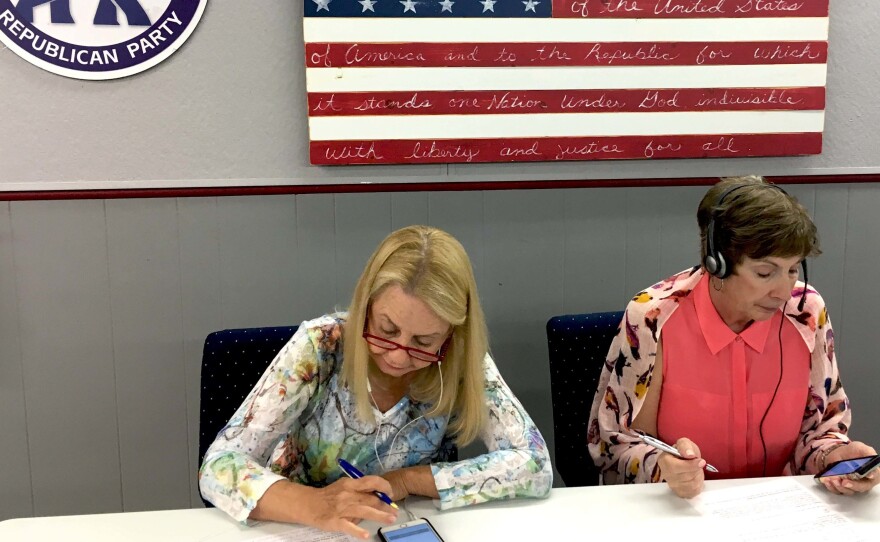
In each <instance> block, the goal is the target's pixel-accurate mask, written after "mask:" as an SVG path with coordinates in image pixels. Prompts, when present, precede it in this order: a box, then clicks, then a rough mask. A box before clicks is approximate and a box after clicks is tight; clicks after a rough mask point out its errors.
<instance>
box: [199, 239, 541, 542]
mask: <svg viewBox="0 0 880 542" xmlns="http://www.w3.org/2000/svg"><path fill="white" fill-rule="evenodd" d="M487 341H488V339H487V332H486V325H485V322H484V319H483V313H482V309H481V308H480V301H479V298H478V297H477V290H476V283H475V282H474V275H473V271H472V269H471V264H470V261H469V259H468V256H467V254H466V253H465V251H464V248H463V247H462V246H461V244H459V242H458V241H456V240H455V239H454V238H453V237H452V236H450V235H449V234H447V233H445V232H443V231H440V230H437V229H434V228H430V227H426V226H412V227H408V228H404V229H401V230H398V231H396V232H393V233H392V234H391V235H389V236H388V237H387V238H386V239H385V240H384V241H383V242H382V243H381V244H380V245H379V247H378V248H377V249H376V251H375V253H374V254H373V256H372V257H371V259H370V261H369V262H368V263H367V266H366V268H365V269H364V271H363V273H362V275H361V277H360V280H359V281H358V283H357V286H356V289H355V292H354V296H353V299H352V302H351V305H350V307H349V311H348V312H347V313H337V314H331V315H326V316H322V317H320V318H317V319H315V320H311V321H307V322H304V323H303V324H302V325H300V326H299V328H298V330H297V332H296V334H294V336H293V337H292V338H291V339H290V342H288V344H287V345H286V346H284V347H283V348H282V349H281V351H280V352H279V353H278V355H277V356H276V357H275V359H274V360H273V361H272V363H271V364H270V366H269V367H268V369H267V370H266V372H265V374H264V375H263V376H262V378H261V379H260V381H259V382H258V383H257V385H256V386H255V387H254V389H253V390H252V391H251V393H250V395H248V397H247V398H246V399H245V401H244V403H243V404H242V405H241V407H239V409H238V411H237V412H236V413H235V415H234V416H233V417H232V419H231V420H230V421H229V423H228V424H227V426H226V427H225V428H224V429H223V430H222V431H220V433H219V434H218V435H217V439H216V440H215V441H214V443H213V444H212V445H211V447H210V448H209V449H208V451H207V452H206V454H205V458H204V462H203V464H202V466H201V469H200V472H199V487H200V489H201V492H202V495H203V496H204V497H205V498H206V499H208V500H209V501H211V502H212V503H214V504H215V505H216V506H217V507H218V508H220V509H222V510H224V511H225V512H227V513H228V514H230V515H231V516H232V517H234V518H235V519H238V520H240V521H244V520H246V519H257V520H260V519H265V520H274V521H285V522H292V523H301V524H306V525H312V526H316V527H319V528H321V529H324V530H332V531H342V532H345V533H348V534H350V535H353V536H357V537H359V538H366V537H367V536H368V533H367V531H365V530H364V529H362V528H360V527H358V525H357V523H359V522H360V521H361V520H364V519H367V520H373V521H377V522H383V523H391V522H393V521H394V519H395V517H396V511H395V509H394V508H392V507H391V506H389V504H386V502H383V500H384V499H383V500H380V498H378V497H377V496H376V494H375V492H381V493H384V494H385V495H387V496H390V498H391V499H393V500H399V499H403V498H405V497H406V496H407V495H410V494H415V495H424V496H428V497H433V498H435V499H438V500H439V506H440V508H441V509H447V508H453V507H457V506H464V505H469V504H477V503H481V502H485V501H489V500H494V499H509V498H513V497H544V496H546V495H547V494H548V492H549V490H550V487H551V485H552V477H553V475H552V469H551V466H550V457H549V454H548V452H547V449H546V445H545V443H544V439H543V437H542V436H541V433H540V432H539V431H538V428H537V427H536V426H535V424H534V423H533V422H532V420H531V418H530V417H529V415H528V414H527V413H526V411H525V410H524V409H523V407H522V405H521V404H520V403H519V401H518V400H517V399H516V397H514V395H513V393H512V392H511V391H510V388H508V387H507V384H505V382H504V380H503V379H502V378H501V376H500V375H499V373H498V370H497V369H496V367H495V363H494V362H493V360H492V358H491V357H490V355H489V353H488V344H487ZM477 437H480V438H481V439H482V440H483V442H484V443H485V444H486V447H487V448H488V453H486V454H484V455H481V456H479V457H475V458H472V459H467V460H464V461H455V460H454V459H453V458H452V457H451V456H453V455H454V454H455V446H456V445H459V446H460V445H464V444H467V443H469V442H471V441H473V440H474V439H475V438H477ZM340 460H342V461H343V463H344V462H348V463H349V464H351V465H354V466H355V467H356V468H358V469H360V470H362V471H364V472H365V473H367V476H364V477H362V478H360V479H348V478H346V477H345V473H344V472H343V470H342V468H340V466H339V465H338V462H339V461H340ZM345 466H346V468H347V465H345ZM371 474H374V475H371ZM385 495H382V497H383V498H385ZM387 502H389V503H390V500H388V501H387Z"/></svg>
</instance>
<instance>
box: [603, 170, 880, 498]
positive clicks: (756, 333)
mask: <svg viewBox="0 0 880 542" xmlns="http://www.w3.org/2000/svg"><path fill="white" fill-rule="evenodd" d="M697 222H698V224H699V228H700V238H701V255H702V261H703V264H702V265H701V266H697V267H694V268H692V269H687V270H685V271H682V272H681V273H678V274H677V275H674V276H672V277H670V278H667V279H665V280H662V281H660V282H658V283H657V284H654V285H653V286H651V287H650V288H648V289H646V290H644V291H642V292H639V293H638V294H637V295H636V296H635V297H634V298H633V300H632V301H631V302H630V303H629V304H628V306H627V308H626V312H625V315H624V318H623V321H622V322H621V326H620V331H619V333H618V335H617V336H616V338H615V339H614V341H613V342H612V345H611V349H610V351H609V353H608V356H607V361H606V368H605V370H604V371H603V372H602V375H601V377H600V380H599V387H598V389H597V392H596V396H595V398H594V400H593V405H592V409H591V413H590V425H589V449H590V453H591V455H592V457H593V460H594V461H595V463H596V465H597V466H598V467H599V468H600V470H601V471H602V482H603V483H605V484H614V483H633V482H660V481H665V482H666V483H667V484H668V485H669V487H670V489H672V490H673V491H674V492H675V493H676V494H677V495H679V496H681V497H686V498H688V497H693V496H695V495H697V494H699V493H700V491H701V490H702V488H703V481H704V479H705V478H706V477H709V478H745V477H757V476H779V475H783V474H792V475H793V474H808V473H817V472H820V471H823V470H824V469H825V467H826V466H827V465H830V464H831V463H832V462H835V461H838V460H842V459H850V458H856V457H862V456H868V455H874V454H876V452H875V451H874V449H873V448H871V447H870V446H868V445H866V444H863V443H861V442H855V441H850V440H849V438H848V437H847V432H848V429H849V425H850V409H849V402H848V400H847V397H846V394H845V393H844V391H843V387H842V385H841V382H840V378H839V376H838V368H837V359H836V357H835V355H834V333H833V331H832V329H831V321H830V319H829V317H828V311H827V309H826V308H825V303H824V301H823V300H822V297H821V296H820V295H819V293H818V292H816V290H815V289H813V288H810V287H809V286H808V285H807V284H806V280H807V276H806V275H807V273H806V271H807V265H806V258H807V257H808V256H815V255H818V254H819V252H820V251H819V247H818V237H817V233H816V227H815V225H814V224H813V222H812V220H811V219H810V217H809V215H808V214H807V211H806V209H804V208H803V206H801V205H800V204H799V203H798V202H797V201H796V200H795V199H794V198H792V197H791V196H789V195H788V194H787V193H786V192H785V191H784V190H782V189H781V188H779V187H777V186H775V185H772V184H768V183H766V182H765V181H764V179H763V178H761V177H756V176H749V177H739V178H730V179H724V180H722V181H721V182H719V183H717V184H716V185H715V186H713V187H712V188H711V189H710V190H709V191H708V192H707V193H706V195H705V196H704V197H703V199H702V201H701V202H700V205H699V209H698V211H697ZM799 267H802V268H803V271H804V276H803V282H800V281H798V275H799V269H798V268H799ZM644 435H647V438H646V439H645V438H642V436H644ZM652 437H653V438H654V439H659V440H660V441H661V442H660V443H659V444H656V445H651V444H649V443H646V440H647V441H648V442H654V443H656V440H652ZM663 443H666V444H670V445H672V446H673V447H674V448H675V449H668V448H667V451H662V450H663ZM710 464H711V465H710ZM706 470H708V473H707V472H706ZM715 470H717V471H718V473H717V474H712V473H713V471H715ZM821 480H822V482H823V484H824V485H825V486H826V487H827V488H828V489H829V490H830V491H832V492H835V493H839V494H852V493H857V492H864V491H868V490H869V489H871V488H872V487H873V486H874V485H876V484H877V483H878V481H880V476H878V475H877V473H876V472H874V474H872V475H871V476H870V477H869V478H865V479H862V480H854V479H849V478H845V477H828V478H822V479H821Z"/></svg>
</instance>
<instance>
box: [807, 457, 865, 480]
mask: <svg viewBox="0 0 880 542" xmlns="http://www.w3.org/2000/svg"><path fill="white" fill-rule="evenodd" d="M878 467H880V455H869V456H867V457H856V458H853V459H844V460H842V461H835V462H834V463H832V464H830V465H828V466H827V467H825V470H823V471H822V472H820V473H819V474H817V475H816V478H826V477H828V476H848V477H850V478H854V479H856V480H858V479H861V478H864V477H865V476H867V475H869V474H871V473H872V472H873V471H874V470H875V469H877V468H878Z"/></svg>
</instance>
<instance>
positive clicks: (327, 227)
mask: <svg viewBox="0 0 880 542" xmlns="http://www.w3.org/2000/svg"><path fill="white" fill-rule="evenodd" d="M296 242H297V254H298V255H299V257H298V258H297V259H296V265H297V280H296V284H295V285H293V289H294V292H295V294H296V298H297V307H299V309H300V311H301V312H300V313H297V314H293V315H291V320H290V324H289V325H294V324H299V323H300V322H302V321H303V320H309V319H311V318H317V317H318V316H321V315H322V314H327V313H330V312H333V311H334V310H337V309H339V310H344V309H345V308H347V307H348V302H349V301H350V300H349V299H346V298H345V296H344V295H343V296H340V295H337V284H336V280H335V278H334V277H335V276H336V206H335V202H334V196H333V194H302V195H299V196H297V197H296ZM350 289H351V286H349V287H348V288H347V289H346V290H345V291H346V292H349V291H350ZM346 295H348V294H346Z"/></svg>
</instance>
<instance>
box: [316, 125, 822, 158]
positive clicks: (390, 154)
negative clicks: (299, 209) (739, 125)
mask: <svg viewBox="0 0 880 542" xmlns="http://www.w3.org/2000/svg"><path fill="white" fill-rule="evenodd" d="M309 147H310V161H311V163H312V164H316V165H341V164H401V163H407V164H425V163H480V162H514V161H515V162H524V161H525V162H552V161H565V160H613V159H638V158H641V159H648V158H710V157H711V158H731V157H754V156H787V155H798V154H818V153H820V152H821V151H822V134H821V133H797V134H727V135H724V134H712V135H684V136H624V137H563V138H523V139H454V140H453V139H450V140H431V139H426V140H378V141H312V142H311V143H310V146H309Z"/></svg>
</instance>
